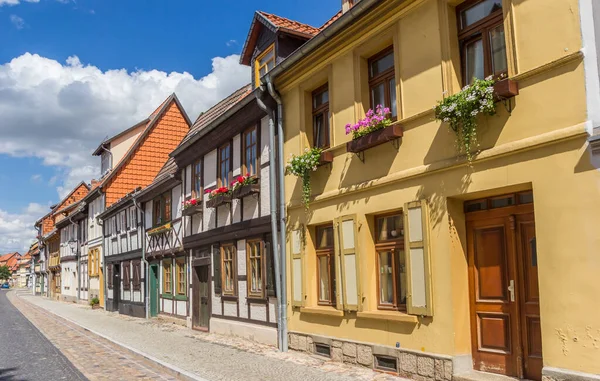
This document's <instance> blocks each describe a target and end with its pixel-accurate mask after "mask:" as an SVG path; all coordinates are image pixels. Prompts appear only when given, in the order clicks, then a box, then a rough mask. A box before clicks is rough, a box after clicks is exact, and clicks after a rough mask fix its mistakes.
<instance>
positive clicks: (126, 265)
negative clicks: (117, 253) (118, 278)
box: [122, 261, 131, 291]
mask: <svg viewBox="0 0 600 381" xmlns="http://www.w3.org/2000/svg"><path fill="white" fill-rule="evenodd" d="M130 264H131V262H129V261H127V262H123V272H122V273H123V290H126V291H128V290H129V289H130V287H131V273H130V272H131V266H130Z"/></svg>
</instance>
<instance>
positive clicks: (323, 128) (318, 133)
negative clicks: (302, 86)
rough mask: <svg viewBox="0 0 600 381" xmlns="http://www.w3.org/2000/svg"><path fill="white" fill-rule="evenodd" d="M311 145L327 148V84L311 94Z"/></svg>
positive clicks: (328, 144) (328, 142)
mask: <svg viewBox="0 0 600 381" xmlns="http://www.w3.org/2000/svg"><path fill="white" fill-rule="evenodd" d="M312 120H313V145H314V146H315V147H318V148H329V146H330V144H331V143H330V141H329V88H328V84H325V85H324V86H322V87H320V88H318V89H317V90H315V91H313V93H312Z"/></svg>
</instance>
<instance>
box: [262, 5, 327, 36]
mask: <svg viewBox="0 0 600 381" xmlns="http://www.w3.org/2000/svg"><path fill="white" fill-rule="evenodd" d="M258 13H259V14H261V15H262V16H264V17H265V18H266V19H267V20H269V21H270V22H271V24H273V26H275V27H276V28H280V29H285V30H288V31H292V32H296V33H300V34H306V35H309V36H311V37H312V36H315V35H316V34H317V33H319V32H320V30H319V29H318V28H315V27H314V26H311V25H308V24H304V23H301V22H299V21H294V20H290V19H288V18H285V17H281V16H277V15H273V14H271V13H267V12H263V11H258Z"/></svg>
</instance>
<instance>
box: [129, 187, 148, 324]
mask: <svg viewBox="0 0 600 381" xmlns="http://www.w3.org/2000/svg"><path fill="white" fill-rule="evenodd" d="M133 205H134V206H135V207H136V209H137V210H139V211H140V217H141V223H142V226H143V224H145V223H146V217H145V215H144V209H142V207H141V206H140V204H139V203H138V201H137V200H136V199H135V197H133ZM139 224H140V221H138V226H139ZM136 229H137V227H136ZM145 230H146V229H144V228H142V236H141V244H142V262H144V308H145V310H146V319H149V318H150V290H149V286H148V283H149V282H148V280H149V279H150V268H149V267H148V260H147V259H146V232H145Z"/></svg>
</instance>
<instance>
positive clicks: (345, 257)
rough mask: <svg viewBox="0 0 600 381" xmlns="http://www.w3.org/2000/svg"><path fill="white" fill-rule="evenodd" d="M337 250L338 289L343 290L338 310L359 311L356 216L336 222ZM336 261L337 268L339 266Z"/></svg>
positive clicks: (344, 217)
mask: <svg viewBox="0 0 600 381" xmlns="http://www.w3.org/2000/svg"><path fill="white" fill-rule="evenodd" d="M334 226H335V230H336V231H335V250H336V257H338V258H339V268H340V269H341V271H340V272H339V273H338V274H339V276H338V277H337V278H338V279H339V281H338V286H339V285H341V287H338V288H337V289H338V290H339V289H341V295H339V294H338V296H339V298H338V299H339V300H340V301H339V302H337V304H338V308H339V307H343V309H344V310H345V311H358V310H359V309H360V307H361V304H362V296H361V294H360V277H359V263H360V261H359V250H358V231H357V230H358V227H357V223H356V216H355V215H351V216H343V217H339V218H337V219H336V220H335V223H334ZM337 262H338V261H337V260H336V267H338V266H337ZM336 270H337V268H336Z"/></svg>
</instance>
